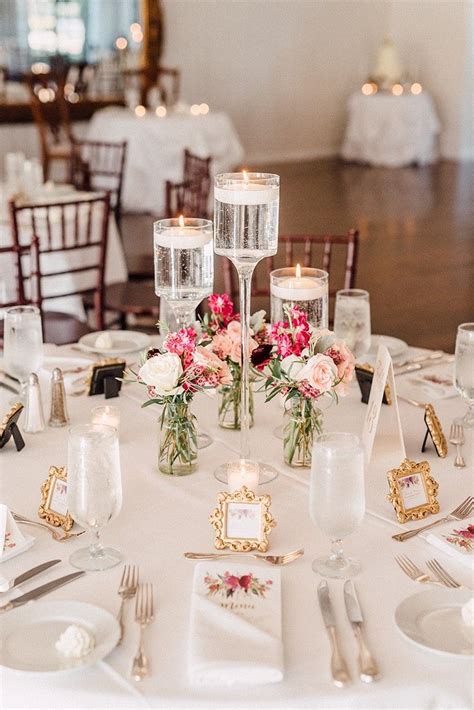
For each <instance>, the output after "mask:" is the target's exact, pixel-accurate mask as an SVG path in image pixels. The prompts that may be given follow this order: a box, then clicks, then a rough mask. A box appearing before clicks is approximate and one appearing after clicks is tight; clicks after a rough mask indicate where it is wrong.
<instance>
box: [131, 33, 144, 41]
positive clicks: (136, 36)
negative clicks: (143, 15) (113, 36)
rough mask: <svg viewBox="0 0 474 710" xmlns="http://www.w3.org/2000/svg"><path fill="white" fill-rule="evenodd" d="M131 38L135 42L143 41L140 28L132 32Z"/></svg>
mask: <svg viewBox="0 0 474 710" xmlns="http://www.w3.org/2000/svg"><path fill="white" fill-rule="evenodd" d="M132 39H133V41H134V42H136V43H137V44H139V43H140V42H143V32H142V31H141V30H138V32H132Z"/></svg>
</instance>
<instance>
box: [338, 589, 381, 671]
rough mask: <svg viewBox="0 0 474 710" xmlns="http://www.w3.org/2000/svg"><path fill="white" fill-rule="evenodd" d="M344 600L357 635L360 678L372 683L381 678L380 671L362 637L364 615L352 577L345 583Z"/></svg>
mask: <svg viewBox="0 0 474 710" xmlns="http://www.w3.org/2000/svg"><path fill="white" fill-rule="evenodd" d="M344 601H345V604H346V612H347V616H348V618H349V621H350V622H351V626H352V629H353V631H354V636H355V637H356V641H357V645H358V648H359V655H358V658H357V664H358V667H359V678H360V679H361V680H363V681H364V683H372V681H374V680H377V679H378V678H380V671H379V668H378V666H377V663H376V662H375V660H374V659H373V657H372V654H371V653H370V651H369V649H368V648H367V646H366V645H365V642H364V639H363V637H362V622H363V621H364V617H363V616H362V611H361V608H360V604H359V600H358V598H357V592H356V589H355V586H354V582H353V581H352V580H350V579H348V580H347V582H346V583H345V584H344Z"/></svg>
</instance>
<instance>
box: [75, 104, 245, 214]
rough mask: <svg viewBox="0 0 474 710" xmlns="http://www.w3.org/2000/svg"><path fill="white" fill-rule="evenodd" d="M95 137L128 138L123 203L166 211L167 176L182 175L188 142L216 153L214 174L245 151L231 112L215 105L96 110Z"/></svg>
mask: <svg viewBox="0 0 474 710" xmlns="http://www.w3.org/2000/svg"><path fill="white" fill-rule="evenodd" d="M87 137H88V138H89V139H90V140H99V141H122V140H126V141H127V142H128V146H127V159H126V165H125V180H124V188H123V197H122V201H123V207H124V209H125V210H128V211H131V212H152V213H153V214H162V213H163V210H164V207H165V180H173V181H180V180H182V179H183V152H184V149H185V148H188V149H189V150H190V151H192V152H193V153H195V154H196V155H199V156H202V157H207V156H209V155H211V156H212V158H213V160H212V164H211V171H212V174H216V173H220V172H227V171H229V170H232V169H234V168H235V167H236V166H237V165H238V164H239V162H240V161H241V160H242V159H243V156H244V152H243V148H242V145H241V143H240V140H239V137H238V135H237V133H236V130H235V128H234V125H233V123H232V121H231V119H230V118H229V116H228V115H227V114H225V113H222V112H213V111H211V112H210V113H209V114H207V115H206V116H192V115H191V114H190V113H168V115H167V116H166V117H165V118H158V117H157V116H156V115H155V114H154V113H153V112H148V113H147V115H146V116H144V117H142V118H139V117H137V116H135V114H134V112H133V111H131V110H130V109H127V108H116V107H112V108H107V109H104V110H102V111H97V113H95V114H94V116H93V117H92V119H91V122H90V126H89V131H88V134H87Z"/></svg>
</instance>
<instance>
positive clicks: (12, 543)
mask: <svg viewBox="0 0 474 710" xmlns="http://www.w3.org/2000/svg"><path fill="white" fill-rule="evenodd" d="M34 541H35V538H34V537H32V536H31V535H23V533H22V532H21V530H20V528H19V527H18V525H17V524H16V523H15V521H14V520H13V516H12V514H11V513H10V511H9V510H8V508H7V506H6V505H3V503H0V562H6V560H9V559H10V558H11V557H15V555H19V554H20V552H25V550H28V549H29V548H30V547H31V546H32V544H33V543H34Z"/></svg>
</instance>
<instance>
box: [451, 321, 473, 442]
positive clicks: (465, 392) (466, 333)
mask: <svg viewBox="0 0 474 710" xmlns="http://www.w3.org/2000/svg"><path fill="white" fill-rule="evenodd" d="M454 385H455V387H456V389H457V391H458V392H459V394H460V395H461V396H462V397H464V399H465V400H467V407H468V408H467V412H466V414H465V415H464V417H463V418H462V419H459V423H460V424H462V425H463V426H465V427H468V428H470V427H474V323H461V325H460V326H458V332H457V336H456V351H455V359H454Z"/></svg>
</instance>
